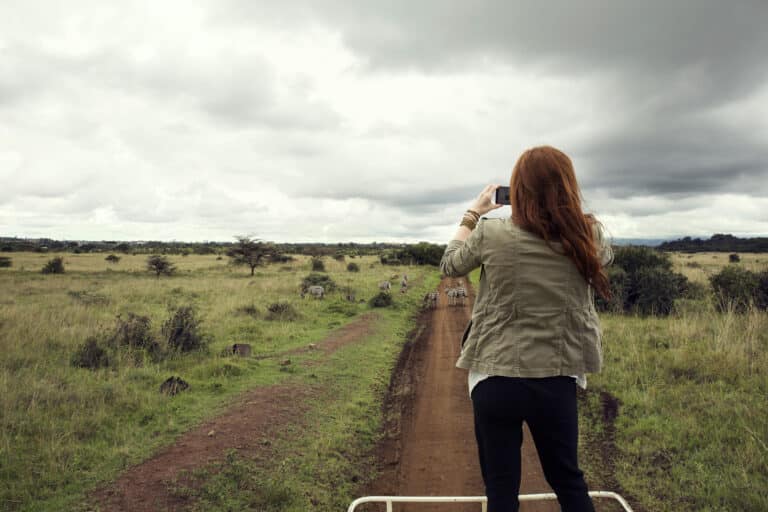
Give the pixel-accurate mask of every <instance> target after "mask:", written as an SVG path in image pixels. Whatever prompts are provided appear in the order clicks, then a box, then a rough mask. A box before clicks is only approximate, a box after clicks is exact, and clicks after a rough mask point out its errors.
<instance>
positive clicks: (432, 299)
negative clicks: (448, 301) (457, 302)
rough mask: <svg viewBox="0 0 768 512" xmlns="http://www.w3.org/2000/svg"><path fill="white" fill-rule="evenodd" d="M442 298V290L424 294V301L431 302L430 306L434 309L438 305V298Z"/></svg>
mask: <svg viewBox="0 0 768 512" xmlns="http://www.w3.org/2000/svg"><path fill="white" fill-rule="evenodd" d="M438 298H440V292H429V293H428V294H426V295H425V296H424V302H426V303H427V304H429V307H430V308H432V309H434V308H436V307H437V300H438Z"/></svg>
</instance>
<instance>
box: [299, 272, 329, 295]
mask: <svg viewBox="0 0 768 512" xmlns="http://www.w3.org/2000/svg"><path fill="white" fill-rule="evenodd" d="M310 286H322V287H323V288H324V289H325V292H326V293H328V292H332V291H333V290H335V289H336V283H335V282H334V281H333V279H331V277H330V276H328V275H326V274H315V273H312V274H309V275H308V276H307V277H305V278H304V279H303V280H302V281H301V289H302V291H304V292H305V293H306V291H307V289H308V288H309V287H310Z"/></svg>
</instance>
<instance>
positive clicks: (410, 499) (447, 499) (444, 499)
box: [347, 491, 632, 512]
mask: <svg viewBox="0 0 768 512" xmlns="http://www.w3.org/2000/svg"><path fill="white" fill-rule="evenodd" d="M589 496H590V497H592V498H608V499H613V500H616V501H618V502H619V503H620V504H621V506H622V507H624V510H625V511H627V512H632V507H630V506H629V503H627V501H626V500H625V499H624V498H622V497H621V496H620V495H619V494H616V493H615V492H610V491H590V492H589ZM519 499H520V501H535V500H556V499H557V495H555V494H553V493H544V494H521V495H520V496H519ZM363 503H385V504H386V505H387V512H392V504H393V503H480V505H481V507H482V512H487V508H488V498H486V497H485V496H365V497H363V498H357V499H356V500H355V501H353V502H352V504H351V505H350V506H349V509H347V512H354V510H355V508H356V507H357V506H358V505H361V504H363Z"/></svg>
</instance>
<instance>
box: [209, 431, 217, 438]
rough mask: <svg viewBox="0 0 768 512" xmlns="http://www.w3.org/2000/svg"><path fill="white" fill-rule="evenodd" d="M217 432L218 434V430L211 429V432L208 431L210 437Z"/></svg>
mask: <svg viewBox="0 0 768 512" xmlns="http://www.w3.org/2000/svg"><path fill="white" fill-rule="evenodd" d="M215 434H216V431H215V430H211V431H210V432H208V437H213V436H214V435H215Z"/></svg>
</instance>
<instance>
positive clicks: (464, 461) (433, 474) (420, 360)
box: [366, 280, 559, 512]
mask: <svg viewBox="0 0 768 512" xmlns="http://www.w3.org/2000/svg"><path fill="white" fill-rule="evenodd" d="M450 281H451V280H444V281H443V282H442V283H441V285H440V291H441V295H440V304H439V306H438V307H437V309H434V310H432V311H431V312H428V313H426V314H425V315H423V317H422V322H423V323H425V325H424V326H423V329H422V331H421V334H420V335H419V336H418V337H417V338H416V339H415V340H414V341H413V345H412V346H409V347H406V350H405V352H404V355H403V357H401V361H400V364H399V365H398V366H399V367H398V369H397V372H399V375H395V376H394V380H393V389H391V390H390V396H391V397H392V396H394V397H395V400H394V401H393V402H392V403H390V404H389V405H388V407H389V409H391V410H389V411H388V415H389V416H392V415H395V416H397V415H398V413H399V415H400V416H401V419H400V426H399V428H397V427H393V426H391V425H390V426H389V428H388V430H389V435H390V438H389V439H387V440H386V441H385V442H384V444H383V445H382V447H381V448H380V459H381V461H382V464H383V468H382V470H383V471H382V474H381V477H380V478H379V479H378V480H377V481H376V482H375V483H374V484H373V485H372V486H371V487H370V488H369V489H367V490H366V492H368V493H369V494H395V495H401V496H404V495H410V496H428V495H432V496H437V495H441V496H456V495H463V496H482V495H484V494H485V492H484V488H483V482H482V477H481V475H480V467H479V465H478V458H477V452H476V445H475V438H474V426H473V417H472V404H471V401H470V399H469V394H468V389H467V373H466V371H464V370H461V369H458V368H456V367H455V366H454V365H455V363H456V359H457V358H458V355H459V343H460V340H461V335H462V333H463V332H464V328H465V327H466V325H467V322H468V321H469V317H470V312H471V300H470V301H468V302H467V304H466V305H464V306H463V307H461V306H453V307H452V306H448V305H447V302H446V297H445V293H444V289H445V287H446V286H447V285H449V284H450ZM472 298H473V297H472ZM522 467H523V475H522V482H521V489H520V492H521V493H536V492H552V491H551V489H550V488H549V486H548V485H547V483H546V481H545V480H544V476H543V474H542V472H541V466H540V465H539V461H538V456H537V455H536V449H535V447H534V446H533V442H532V440H531V436H530V434H529V433H528V431H527V429H526V431H525V434H524V442H523V460H522ZM520 509H521V510H522V511H529V512H532V511H540V512H549V511H552V512H556V511H558V510H559V507H558V506H557V504H556V503H554V502H552V503H542V502H536V503H533V502H531V503H522V504H521V507H520ZM402 510H409V511H414V512H416V511H419V512H428V511H435V510H441V511H459V510H468V511H475V512H476V511H478V510H480V507H479V505H472V506H469V505H455V504H454V505H446V504H442V505H439V506H438V505H434V506H433V505H418V506H410V507H402Z"/></svg>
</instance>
